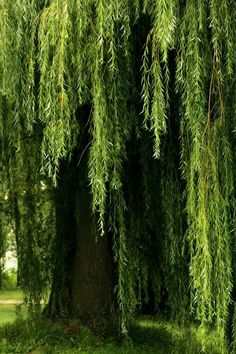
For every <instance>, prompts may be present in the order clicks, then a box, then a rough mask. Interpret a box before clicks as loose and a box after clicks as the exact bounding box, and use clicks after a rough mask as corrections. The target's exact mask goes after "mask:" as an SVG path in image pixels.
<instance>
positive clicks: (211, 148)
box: [0, 0, 236, 351]
mask: <svg viewBox="0 0 236 354" xmlns="http://www.w3.org/2000/svg"><path fill="white" fill-rule="evenodd" d="M235 19H236V3H235V1H234V0H209V1H204V0H186V1H182V0H169V1H167V0H159V1H151V0H143V1H141V0H140V1H139V0H132V1H131V0H119V1H118V0H109V1H108V0H87V1H85V0H45V1H43V0H41V1H36V0H34V1H32V0H14V1H13V0H0V139H1V152H2V162H1V163H2V164H3V165H4V166H5V169H6V171H7V172H6V174H7V178H6V179H5V180H6V185H7V186H6V187H5V188H8V189H9V190H11V192H12V193H13V192H15V191H17V193H18V194H17V195H18V198H19V200H18V203H19V210H20V215H21V216H20V219H21V220H20V225H21V226H20V234H21V242H20V244H19V260H20V269H21V279H22V286H23V287H24V289H25V290H26V292H27V294H28V297H29V299H30V302H31V303H39V301H40V299H41V298H42V296H43V295H44V294H45V292H46V291H47V289H48V287H50V281H51V271H52V269H53V259H52V257H50V254H51V249H52V247H53V242H54V236H53V235H54V234H55V232H54V226H53V225H54V212H55V211H54V205H53V196H52V195H53V192H52V191H53V187H52V186H53V185H54V186H56V184H57V178H58V172H59V167H60V162H61V160H66V159H70V158H71V157H72V155H73V154H74V153H77V152H78V150H79V147H80V141H81V139H83V133H84V132H83V124H82V123H81V122H80V114H79V112H80V111H81V110H83V107H85V106H89V107H90V114H89V116H88V117H87V123H86V126H87V127H89V132H90V133H89V134H90V139H89V142H88V144H87V145H86V146H85V147H84V150H83V152H82V154H81V156H80V159H83V155H84V153H85V152H87V151H88V153H89V162H88V177H89V180H90V185H91V192H92V197H93V201H92V204H93V211H94V214H95V215H98V228H99V230H100V232H101V234H102V235H103V237H106V233H107V230H108V229H109V230H110V231H111V233H112V235H113V251H114V259H115V261H116V264H117V273H118V276H117V287H116V296H117V300H118V301H117V302H118V305H119V309H120V314H121V330H122V332H123V333H124V334H125V333H126V332H127V324H128V320H129V318H130V316H131V315H132V314H133V313H134V311H135V310H136V309H137V308H140V307H141V306H142V305H143V303H144V302H145V301H146V302H149V300H150V294H152V295H151V296H152V297H153V298H154V299H153V303H154V307H155V308H156V310H163V307H164V308H165V309H166V310H167V312H168V313H170V314H171V316H172V317H173V318H175V319H177V320H179V321H183V320H186V319H189V318H190V317H191V318H192V319H196V320H198V321H199V323H200V324H204V325H205V324H206V325H209V326H210V327H214V328H215V329H216V330H217V331H218V332H217V333H218V334H217V335H218V336H219V337H220V338H221V339H222V351H223V347H224V338H225V328H226V323H227V321H228V309H229V306H230V301H232V302H234V301H235V298H234V297H235V289H234V288H235V261H234V259H235V230H234V229H235V226H234V223H235V221H234V218H235V206H234V204H235V177H236V175H235V168H234V165H235V162H236V161H235V157H236V156H235V152H234V145H235V136H234V130H235V114H236V111H235V109H236V98H235V80H236V45H235V36H236V24H235ZM46 176H49V177H46ZM41 183H44V184H45V186H46V188H45V190H44V189H43V188H41V189H40V187H39V186H40V184H41ZM72 193H73V191H72ZM82 207H83V206H81V208H82ZM42 220H43V221H44V222H42ZM107 220H108V221H107ZM49 223H50V224H51V225H52V227H51V228H48V227H47V226H48V225H49ZM107 224H109V225H107ZM45 225H46V226H45ZM0 248H1V246H0ZM29 259H30V262H29ZM27 264H28V266H27ZM235 340H236V339H235Z"/></svg>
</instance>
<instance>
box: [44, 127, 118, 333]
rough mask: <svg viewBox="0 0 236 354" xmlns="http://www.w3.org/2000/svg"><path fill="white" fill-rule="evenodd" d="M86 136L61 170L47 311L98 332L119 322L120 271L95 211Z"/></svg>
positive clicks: (56, 195) (57, 190) (56, 200)
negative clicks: (116, 306) (117, 290)
mask: <svg viewBox="0 0 236 354" xmlns="http://www.w3.org/2000/svg"><path fill="white" fill-rule="evenodd" d="M85 129H87V128H86V124H85ZM85 135H87V137H86V138H85V139H84V140H86V141H84V142H83V143H82V144H81V146H80V149H79V150H78V151H76V152H74V154H73V157H72V159H71V160H70V161H63V162H61V166H60V170H59V176H58V186H57V188H56V189H55V205H56V242H55V252H54V264H55V268H54V274H53V282H52V290H51V295H50V298H49V303H48V305H47V308H46V313H47V315H49V316H50V317H61V316H63V315H66V316H70V317H75V318H79V319H80V320H81V321H82V322H83V323H86V324H89V325H91V327H93V328H95V329H97V328H98V327H99V326H101V325H102V326H103V328H104V325H105V326H106V327H107V324H108V323H109V325H110V324H111V319H112V318H113V314H114V285H115V268H114V261H113V253H112V242H111V237H110V236H109V235H108V234H107V235H104V236H103V237H101V236H100V235H99V232H98V231H97V228H96V220H95V216H94V215H93V214H92V210H91V192H90V187H89V182H88V177H87V159H88V157H87V153H84V146H86V145H87V140H88V133H86V134H85ZM81 154H82V155H83V158H82V159H81ZM78 162H79V166H78Z"/></svg>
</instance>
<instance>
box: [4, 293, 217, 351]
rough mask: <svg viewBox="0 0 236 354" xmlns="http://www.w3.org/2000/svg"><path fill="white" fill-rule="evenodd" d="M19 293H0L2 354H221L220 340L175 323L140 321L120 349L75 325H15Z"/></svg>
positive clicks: (20, 322)
mask: <svg viewBox="0 0 236 354" xmlns="http://www.w3.org/2000/svg"><path fill="white" fill-rule="evenodd" d="M22 298H23V296H22V293H21V292H20V291H15V292H14V291H8V292H2V293H1V292H0V354H11V353H12V354H13V353H19V354H20V353H21V354H76V353H77V354H78V353H79V354H147V353H149V354H198V353H199V354H200V353H207V354H208V353H209V354H222V353H223V351H222V348H221V349H220V348H217V337H216V336H215V335H214V334H212V333H211V334H210V333H209V332H206V330H204V329H203V328H202V329H196V327H194V326H189V327H188V328H180V327H178V326H177V325H176V324H174V323H172V322H166V321H164V320H160V319H159V320H157V319H156V318H152V317H139V318H137V319H136V320H135V321H134V323H133V325H132V327H131V338H130V339H129V341H128V342H127V343H126V344H125V345H123V346H120V345H119V344H118V343H117V341H116V340H115V339H114V338H108V339H100V338H97V337H95V336H94V335H92V334H91V332H90V331H89V330H88V329H87V328H85V327H81V326H80V324H79V323H78V322H76V321H64V322H60V323H57V324H55V323H53V322H50V321H43V322H42V321H41V320H36V321H31V320H26V319H25V317H26V310H25V309H24V308H23V318H21V319H18V320H17V321H16V322H14V321H15V320H16V312H15V307H16V305H15V304H13V303H11V304H9V303H5V301H6V300H8V301H9V300H11V302H16V303H17V304H18V303H19V302H21V301H22Z"/></svg>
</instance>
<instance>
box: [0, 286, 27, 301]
mask: <svg viewBox="0 0 236 354" xmlns="http://www.w3.org/2000/svg"><path fill="white" fill-rule="evenodd" d="M22 299H23V293H22V291H21V290H19V289H17V290H4V291H0V302H1V301H2V300H15V301H21V300H22Z"/></svg>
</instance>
